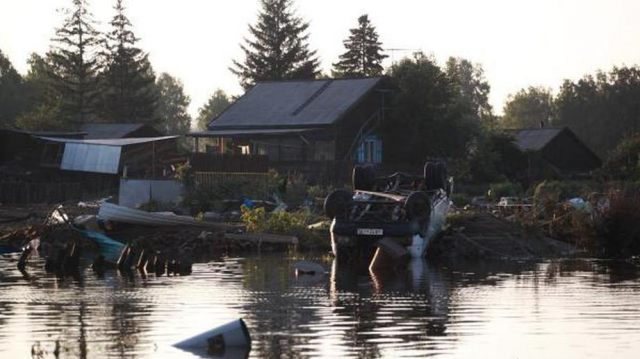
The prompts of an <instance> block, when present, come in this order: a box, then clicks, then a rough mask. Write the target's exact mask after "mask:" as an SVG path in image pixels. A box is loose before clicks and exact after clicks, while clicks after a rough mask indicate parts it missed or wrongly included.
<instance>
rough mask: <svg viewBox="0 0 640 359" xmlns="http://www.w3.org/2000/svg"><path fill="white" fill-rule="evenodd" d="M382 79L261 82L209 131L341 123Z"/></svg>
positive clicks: (233, 105)
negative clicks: (340, 120) (339, 121)
mask: <svg viewBox="0 0 640 359" xmlns="http://www.w3.org/2000/svg"><path fill="white" fill-rule="evenodd" d="M381 80H382V78H381V77H368V78H356V79H335V80H332V79H324V80H295V81H274V82H260V83H257V84H256V85H255V86H254V87H252V88H251V89H250V90H249V91H248V92H247V93H246V94H244V96H242V97H241V98H239V99H238V100H237V101H236V102H234V103H233V104H232V105H231V106H229V107H228V108H227V109H226V110H225V111H224V112H222V113H221V114H220V115H218V116H217V117H216V118H215V119H213V121H211V123H209V126H208V129H209V130H223V129H243V128H272V129H273V128H292V127H293V128H308V127H322V126H327V125H331V124H332V123H334V122H336V121H338V120H339V119H341V118H342V117H343V116H344V115H345V114H346V113H347V112H348V111H349V110H350V109H351V108H352V107H353V106H355V105H356V104H357V103H359V102H360V101H361V100H362V99H363V98H364V97H365V95H367V94H368V93H369V92H370V91H372V90H373V89H374V87H375V86H376V85H377V84H378V83H379V82H380V81H381Z"/></svg>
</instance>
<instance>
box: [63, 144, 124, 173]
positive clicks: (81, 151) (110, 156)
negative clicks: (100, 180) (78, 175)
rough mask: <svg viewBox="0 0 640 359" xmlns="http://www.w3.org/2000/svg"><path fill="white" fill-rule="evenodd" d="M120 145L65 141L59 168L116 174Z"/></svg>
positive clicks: (118, 164)
mask: <svg viewBox="0 0 640 359" xmlns="http://www.w3.org/2000/svg"><path fill="white" fill-rule="evenodd" d="M121 151H122V147H119V146H106V145H95V144H85V143H66V144H65V146H64V154H63V155H62V164H61V165H60V168H61V169H63V170H69V171H82V172H97V173H111V174H117V173H118V169H119V166H120V153H121Z"/></svg>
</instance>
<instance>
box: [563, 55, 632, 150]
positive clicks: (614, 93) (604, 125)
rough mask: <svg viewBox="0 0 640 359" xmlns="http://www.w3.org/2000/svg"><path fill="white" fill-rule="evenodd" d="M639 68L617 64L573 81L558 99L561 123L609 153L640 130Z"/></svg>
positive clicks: (588, 142)
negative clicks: (624, 139)
mask: <svg viewBox="0 0 640 359" xmlns="http://www.w3.org/2000/svg"><path fill="white" fill-rule="evenodd" d="M638 99H640V68H638V67H637V66H634V67H620V68H618V67H614V68H613V70H611V71H610V72H609V73H605V72H602V71H600V72H597V73H596V74H595V76H592V75H587V76H585V77H583V78H582V79H580V80H578V81H576V82H572V81H568V80H567V81H565V82H564V83H563V85H562V87H561V88H560V91H559V93H558V97H557V99H556V103H555V105H556V113H557V117H558V122H557V123H558V124H559V125H562V126H568V127H569V128H571V129H572V130H573V131H574V132H575V133H576V134H577V135H578V137H580V138H581V139H582V140H583V141H584V142H585V143H586V144H587V145H589V146H590V147H591V148H592V149H593V150H595V151H596V152H597V153H598V154H599V155H600V156H602V157H606V154H607V152H608V151H610V150H612V149H613V148H614V147H615V146H616V145H617V144H618V143H619V142H620V141H621V140H622V139H623V138H624V137H625V136H626V135H628V134H631V133H635V132H638V131H640V101H638Z"/></svg>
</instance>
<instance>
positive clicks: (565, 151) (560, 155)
mask: <svg viewBox="0 0 640 359" xmlns="http://www.w3.org/2000/svg"><path fill="white" fill-rule="evenodd" d="M513 135H514V138H515V144H516V146H517V147H518V149H519V150H520V151H521V152H522V153H523V154H525V155H526V157H527V164H526V170H525V173H523V174H522V175H521V177H523V178H527V179H541V178H550V177H560V178H567V177H580V176H584V175H588V174H590V172H591V171H593V170H595V169H597V168H599V167H600V166H601V165H602V160H601V159H600V158H599V157H598V155H596V154H595V152H593V151H592V150H591V149H590V148H589V147H588V146H587V145H586V144H585V143H584V142H582V141H581V140H580V139H579V138H578V136H576V134H575V133H573V131H571V130H570V129H569V128H567V127H542V128H535V129H520V130H513Z"/></svg>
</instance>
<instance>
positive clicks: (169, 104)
mask: <svg viewBox="0 0 640 359" xmlns="http://www.w3.org/2000/svg"><path fill="white" fill-rule="evenodd" d="M156 86H157V89H158V94H159V98H158V102H157V111H158V112H157V116H158V118H159V127H160V128H161V129H162V131H164V132H165V133H167V134H172V135H180V134H185V133H187V132H189V129H190V127H191V116H189V113H188V112H187V108H188V107H189V103H190V102H191V99H190V98H189V96H187V95H185V93H184V86H183V85H182V81H180V80H178V79H176V78H174V77H172V76H171V75H169V74H167V73H162V74H160V77H158V80H157V81H156Z"/></svg>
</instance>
